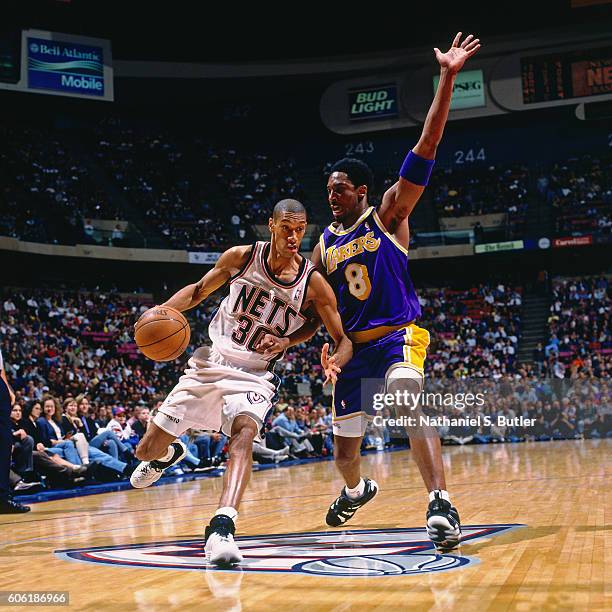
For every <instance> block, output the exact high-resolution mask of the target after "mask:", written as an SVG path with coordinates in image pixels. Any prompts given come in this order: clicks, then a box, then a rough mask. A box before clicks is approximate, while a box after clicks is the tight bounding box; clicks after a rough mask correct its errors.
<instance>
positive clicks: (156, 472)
mask: <svg viewBox="0 0 612 612" xmlns="http://www.w3.org/2000/svg"><path fill="white" fill-rule="evenodd" d="M170 446H171V447H172V449H173V451H174V455H173V456H172V458H170V459H168V461H158V460H155V461H141V462H140V463H139V464H138V467H137V468H136V469H135V470H134V471H133V472H132V475H131V476H130V484H131V485H132V486H133V487H134V488H135V489H145V488H146V487H150V486H151V485H152V484H153V483H154V482H157V481H158V480H159V479H160V478H161V477H162V474H163V473H164V470H165V469H166V468H169V467H170V466H172V465H175V464H176V463H178V462H179V461H182V460H183V459H184V458H185V455H186V454H187V447H186V446H185V445H184V444H183V443H182V442H181V441H180V440H175V441H174V442H173V443H172V444H171V445H170Z"/></svg>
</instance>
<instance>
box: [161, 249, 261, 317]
mask: <svg viewBox="0 0 612 612" xmlns="http://www.w3.org/2000/svg"><path fill="white" fill-rule="evenodd" d="M250 255H251V247H250V246H235V247H232V248H231V249H228V250H227V251H225V253H223V255H221V257H219V260H218V261H217V263H216V264H215V267H214V268H213V269H212V270H209V271H208V272H207V273H206V274H205V275H204V276H203V277H202V278H201V279H200V280H199V281H198V282H197V283H193V284H191V285H187V286H186V287H183V288H182V289H180V290H179V291H177V292H176V293H175V294H174V295H173V296H172V297H171V298H170V299H169V300H167V301H165V302H164V303H163V304H161V306H169V307H171V308H175V309H176V310H180V311H183V310H189V309H190V308H193V307H194V306H197V305H198V304H199V303H200V302H202V301H203V300H205V299H206V298H207V297H208V296H209V295H210V294H211V293H213V292H214V291H216V290H217V289H219V288H220V287H223V285H225V283H227V282H228V281H229V279H230V278H232V276H234V275H236V274H237V273H238V272H239V271H240V269H241V268H242V267H243V266H244V265H245V264H246V263H247V261H248V260H249V257H250Z"/></svg>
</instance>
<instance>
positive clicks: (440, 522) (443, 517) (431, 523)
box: [426, 491, 461, 550]
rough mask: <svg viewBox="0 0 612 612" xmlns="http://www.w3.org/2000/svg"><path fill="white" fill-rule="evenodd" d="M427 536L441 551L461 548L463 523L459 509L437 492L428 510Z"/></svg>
mask: <svg viewBox="0 0 612 612" xmlns="http://www.w3.org/2000/svg"><path fill="white" fill-rule="evenodd" d="M426 518H427V535H428V536H429V539H430V540H431V541H432V542H433V543H434V544H435V546H436V548H437V549H439V550H451V549H453V548H456V547H457V546H459V543H460V540H461V523H460V521H459V513H458V512H457V508H455V507H454V506H451V504H450V502H448V501H446V500H445V499H444V498H442V497H441V495H440V493H438V492H437V491H436V493H435V498H434V499H433V500H432V501H431V502H429V507H428V508H427V515H426Z"/></svg>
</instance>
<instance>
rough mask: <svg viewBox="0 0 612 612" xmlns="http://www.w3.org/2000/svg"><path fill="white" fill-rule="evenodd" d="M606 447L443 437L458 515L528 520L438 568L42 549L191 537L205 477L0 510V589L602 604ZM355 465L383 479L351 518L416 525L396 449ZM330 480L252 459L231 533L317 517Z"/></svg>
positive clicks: (330, 603)
mask: <svg viewBox="0 0 612 612" xmlns="http://www.w3.org/2000/svg"><path fill="white" fill-rule="evenodd" d="M611 447H612V445H611V444H610V442H608V441H567V442H541V443H529V444H500V445H489V446H468V447H447V448H445V449H444V458H445V463H446V469H447V475H448V478H449V489H450V491H451V494H452V496H453V500H454V502H455V504H456V505H457V507H458V508H459V511H460V513H461V517H462V522H463V524H464V525H489V524H508V523H521V524H524V525H526V527H523V528H518V529H515V530H511V531H504V532H502V533H500V534H497V535H493V536H491V537H490V538H482V539H477V540H472V541H471V542H466V543H465V544H463V546H462V547H461V552H460V555H463V556H468V557H470V558H472V559H477V560H478V561H479V562H478V563H474V564H468V565H465V566H462V567H458V568H457V569H453V570H451V571H441V572H429V573H420V574H419V575H392V576H384V575H383V576H376V577H333V576H322V577H319V576H315V575H303V574H297V573H254V572H246V571H245V572H242V573H239V572H225V573H224V572H207V571H181V570H176V569H147V568H140V567H123V566H116V565H101V564H94V563H79V562H70V561H68V560H65V559H63V558H60V557H58V556H56V555H54V551H56V550H59V549H67V548H80V547H103V546H119V545H131V544H136V543H147V542H164V541H169V540H189V539H198V538H201V537H202V527H203V524H204V521H205V520H208V518H209V516H210V514H211V513H212V511H213V510H214V509H215V506H216V501H217V497H218V495H219V492H220V486H221V479H219V478H216V479H201V480H197V481H192V482H187V483H183V484H172V485H166V486H158V487H154V488H151V489H147V490H144V491H135V490H131V491H125V492H119V493H109V494H104V495H94V496H90V497H81V498H77V499H68V500H62V501H56V502H47V503H41V504H37V505H34V506H33V510H32V512H30V513H29V514H26V515H22V516H19V517H16V518H15V517H12V516H6V515H0V543H1V548H0V556H1V567H2V570H1V572H0V589H3V590H6V589H22V590H36V591H43V590H53V591H59V590H67V591H69V592H70V608H71V609H88V610H89V609H91V610H111V609H119V610H143V611H144V610H146V611H149V610H164V611H166V610H183V609H184V610H240V609H243V610H269V609H275V610H287V609H289V610H292V611H301V610H308V611H310V610H318V609H324V610H336V611H345V610H361V609H381V610H388V609H401V610H410V609H414V610H421V609H423V610H531V609H551V610H552V609H563V610H567V609H576V610H603V609H604V608H606V607H607V608H608V609H610V606H612V601H611V600H610V598H609V596H610V585H611V584H612V580H611V577H610V570H609V569H606V567H607V568H610V566H611V562H612V559H611V554H610V537H609V536H610V529H611V525H610V518H609V516H608V517H606V510H607V508H608V507H609V506H610V496H609V491H610V477H611V474H610V462H609V454H610V450H611ZM363 465H364V473H366V474H367V475H369V476H371V477H373V478H375V479H376V480H377V481H378V483H379V484H380V486H381V491H380V493H379V495H378V497H377V498H376V499H375V500H374V501H373V502H372V503H371V504H369V505H368V506H366V507H364V508H363V509H362V510H360V511H359V512H358V514H357V515H356V516H355V518H354V519H353V521H352V522H351V529H353V530H358V529H381V530H384V529H385V528H399V527H418V528H419V529H422V526H423V524H424V511H425V507H426V494H425V491H424V489H423V486H422V484H421V481H420V478H419V476H418V473H417V470H416V467H415V466H414V464H413V463H412V460H411V458H410V454H409V452H408V451H401V452H394V453H379V454H375V455H368V456H367V457H364V458H363ZM339 487H340V480H339V478H338V477H337V475H336V473H335V471H334V469H333V465H332V464H331V463H329V462H321V463H315V464H309V465H301V466H295V467H291V468H284V469H272V470H266V471H262V472H259V473H256V474H255V475H254V476H253V479H252V480H251V486H250V488H249V490H248V492H247V496H246V500H245V501H244V502H243V505H242V508H241V512H240V517H239V521H238V535H240V536H244V535H248V536H253V535H265V534H282V533H293V532H312V531H325V527H324V515H325V511H326V508H327V506H328V505H329V503H330V502H331V501H332V499H333V498H334V497H335V495H336V494H337V492H338V490H339ZM606 519H607V522H606ZM419 533H422V532H419ZM337 539H338V541H339V542H340V544H339V545H338V551H342V546H343V544H342V542H343V539H342V537H339V538H337ZM417 539H423V538H422V536H418V538H417ZM344 542H345V541H344ZM606 543H607V546H606V545H605V544H606ZM345 544H346V542H345ZM307 546H308V545H307ZM199 550H200V549H199V547H196V549H195V553H194V554H196V562H200V561H199V560H198V558H197V554H198V553H199ZM316 553H317V547H316V546H314V545H313V552H312V554H313V556H316ZM302 554H303V552H302ZM357 554H358V553H357ZM272 556H274V555H272ZM192 558H193V554H192ZM201 563H204V562H203V561H201ZM606 597H608V599H606ZM3 609H4V608H3ZM28 609H34V608H28ZM60 609H61V608H60Z"/></svg>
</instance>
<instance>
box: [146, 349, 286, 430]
mask: <svg viewBox="0 0 612 612" xmlns="http://www.w3.org/2000/svg"><path fill="white" fill-rule="evenodd" d="M275 379H277V377H276V376H275V375H274V374H273V373H272V372H268V371H266V370H259V371H252V370H248V369H246V368H240V367H237V366H236V365H234V364H230V363H229V362H228V361H227V360H225V359H224V358H223V357H222V356H221V355H220V354H219V353H218V352H217V351H215V349H214V348H209V347H201V348H198V349H197V350H196V351H195V353H194V354H193V357H191V359H190V360H189V361H188V362H187V368H186V369H185V374H183V376H181V377H180V379H179V382H178V384H177V385H176V387H174V389H172V391H170V393H169V394H168V397H167V398H166V399H165V400H164V403H163V404H162V405H161V406H160V407H159V410H158V412H157V414H156V415H155V416H154V417H153V422H154V423H155V424H156V425H157V426H158V427H160V428H161V429H163V430H164V431H165V432H167V433H169V434H172V435H175V436H177V437H178V436H180V435H181V434H183V433H184V432H185V431H187V429H189V428H194V429H208V430H212V431H221V432H223V433H224V434H225V435H226V436H230V435H231V433H232V423H233V421H234V419H235V418H236V417H237V416H238V415H241V414H244V415H246V416H249V417H250V418H252V419H253V420H254V421H255V422H256V423H257V426H258V429H259V430H260V431H261V429H262V427H263V424H264V422H265V420H266V416H267V414H268V412H269V411H270V410H271V409H272V406H273V402H274V397H275V395H276V387H275V386H274V385H273V384H272V381H274V380H275ZM260 439H261V438H260V436H259V435H258V436H257V438H256V440H258V441H259V440H260Z"/></svg>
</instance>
